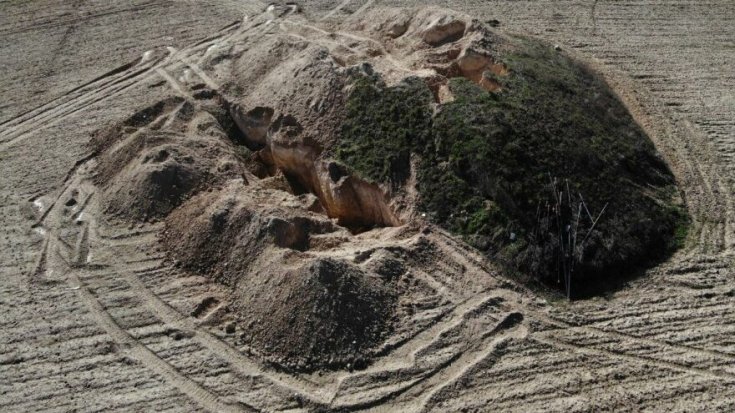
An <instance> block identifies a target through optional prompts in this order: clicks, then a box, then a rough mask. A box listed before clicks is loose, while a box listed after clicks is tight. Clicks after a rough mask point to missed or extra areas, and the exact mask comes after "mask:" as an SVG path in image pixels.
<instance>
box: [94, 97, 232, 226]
mask: <svg viewBox="0 0 735 413" xmlns="http://www.w3.org/2000/svg"><path fill="white" fill-rule="evenodd" d="M224 115H226V112H224V111H223V110H222V109H219V108H218V107H217V106H216V105H214V104H209V105H206V104H205V105H197V106H195V105H193V104H192V103H190V102H187V101H185V100H183V99H180V98H171V99H168V100H164V101H162V102H159V103H157V104H156V105H153V106H151V107H149V108H146V109H144V110H142V111H140V112H138V113H136V114H134V115H133V116H132V117H130V118H129V119H128V120H126V121H125V122H123V123H122V125H120V126H116V127H112V128H109V129H107V130H104V131H102V132H100V133H98V134H97V136H95V137H94V140H93V146H94V150H95V151H96V152H97V153H98V157H97V162H98V165H97V173H96V176H95V183H96V184H97V185H99V186H100V187H101V188H102V196H101V205H102V208H103V210H104V211H105V212H106V213H107V214H108V215H109V216H112V217H117V218H121V219H124V220H133V221H147V220H155V219H161V218H163V217H165V216H166V215H167V214H168V213H169V212H171V210H173V209H174V208H175V207H177V206H178V205H179V204H181V202H183V201H184V200H185V199H187V198H188V197H189V196H191V195H192V194H194V193H196V192H197V191H199V190H201V189H203V188H210V187H212V186H216V185H219V184H221V183H222V182H225V181H226V180H228V179H232V178H237V177H240V178H244V177H245V176H246V167H245V166H244V163H243V161H242V160H241V159H239V158H238V155H237V153H236V148H235V146H234V145H233V143H232V141H231V140H230V139H227V137H228V133H227V131H226V128H227V125H226V123H225V122H223V121H222V119H223V116H224ZM218 117H219V119H218Z"/></svg>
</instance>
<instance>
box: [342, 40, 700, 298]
mask: <svg viewBox="0 0 735 413" xmlns="http://www.w3.org/2000/svg"><path fill="white" fill-rule="evenodd" d="M512 41H513V45H514V47H513V48H512V49H511V50H512V51H511V52H507V53H506V54H505V55H503V56H501V58H502V59H503V61H504V62H505V63H506V65H507V66H508V67H509V69H510V74H509V75H508V76H500V77H497V80H498V81H499V82H500V83H501V85H502V90H501V91H500V92H498V93H488V92H486V91H484V90H483V89H481V88H480V87H478V86H476V85H475V84H474V83H472V82H470V81H469V80H466V79H463V78H457V79H452V80H451V81H450V84H449V86H450V89H451V91H452V93H453V94H454V96H455V100H454V101H453V102H450V103H447V104H443V105H441V106H440V107H439V108H438V110H437V111H436V113H434V112H433V110H432V108H431V102H432V94H431V92H430V90H429V89H428V87H427V86H426V85H425V84H424V83H423V82H421V81H420V80H419V79H408V80H407V81H406V82H404V84H401V85H399V86H396V87H386V86H385V85H384V84H382V82H381V81H380V80H379V79H377V78H375V77H360V78H359V79H358V80H356V82H355V84H354V89H353V93H352V94H351V96H350V99H349V101H348V108H347V118H346V121H345V124H344V128H343V134H342V138H341V140H340V143H339V144H338V146H337V149H336V156H337V158H338V159H340V160H341V161H342V162H344V163H345V164H346V165H348V166H350V167H351V168H353V169H354V170H355V171H356V172H358V173H359V174H361V175H362V176H364V177H367V178H368V179H371V180H374V181H378V182H384V183H387V182H389V183H391V184H393V185H400V184H402V183H404V182H405V179H406V177H407V176H408V174H409V172H410V165H409V159H410V154H411V153H415V154H417V155H419V156H420V157H421V163H420V167H419V170H418V178H419V179H418V181H419V183H418V189H419V192H420V194H421V200H422V201H421V202H422V204H421V208H422V209H423V210H424V211H426V212H427V213H428V214H429V216H430V218H431V219H432V220H433V221H434V222H436V223H439V224H440V225H442V226H444V227H445V228H447V229H449V230H450V231H452V232H454V233H456V234H460V235H462V236H464V237H466V239H467V240H468V241H469V242H471V243H473V244H474V245H475V246H476V247H478V248H480V249H482V250H484V251H485V252H486V253H487V254H488V255H490V256H492V257H493V258H494V259H496V260H497V261H499V262H501V263H502V264H504V265H505V267H506V269H508V270H509V271H510V272H511V273H514V274H517V275H519V276H521V277H523V278H526V279H528V280H531V279H533V280H540V281H544V282H546V283H551V282H554V283H555V282H557V280H558V279H563V277H561V276H560V273H564V274H567V275H570V276H571V284H572V285H573V286H574V290H575V291H577V292H580V291H592V290H594V289H595V287H596V286H597V285H600V284H602V283H609V281H610V279H611V278H620V274H629V273H630V272H631V270H633V269H636V268H639V267H640V266H642V265H645V264H648V263H650V262H652V261H655V260H658V259H661V258H662V257H664V256H665V255H666V254H668V253H670V252H671V251H673V250H674V249H675V248H678V247H680V246H681V245H682V244H683V242H684V240H685V238H686V229H687V227H688V217H687V215H686V212H685V211H684V209H683V208H682V207H681V206H679V205H676V204H675V202H674V199H676V194H677V190H676V187H675V184H674V179H673V176H672V175H671V173H670V171H669V170H668V168H667V166H666V164H665V163H664V162H663V160H662V159H661V158H660V157H659V156H658V155H657V153H656V150H655V148H654V146H653V144H652V143H651V142H650V141H649V140H648V138H647V137H646V136H645V134H644V133H643V132H642V130H641V129H640V128H639V127H638V126H637V125H636V123H635V122H634V120H633V119H632V118H631V116H630V115H629V114H628V112H627V110H626V109H625V107H624V106H623V105H622V104H621V103H620V102H619V101H618V100H617V99H616V98H615V97H614V95H613V94H612V93H611V91H610V90H609V88H608V87H607V85H606V84H605V83H604V82H602V81H601V80H600V79H598V78H597V77H596V76H594V75H593V74H592V73H591V72H590V71H589V70H587V69H586V68H584V67H583V66H581V65H580V64H578V63H577V62H574V61H573V60H571V59H569V58H568V57H565V56H564V55H563V54H561V53H559V52H557V51H555V50H554V49H553V48H551V47H549V46H547V45H544V44H540V43H537V42H534V41H530V40H527V39H522V38H517V39H513V40H512ZM598 217H599V220H598V219H597V218H598ZM572 268H573V269H572ZM567 283H569V281H567V282H565V283H564V284H567Z"/></svg>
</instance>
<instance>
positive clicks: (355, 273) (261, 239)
mask: <svg viewBox="0 0 735 413" xmlns="http://www.w3.org/2000/svg"><path fill="white" fill-rule="evenodd" d="M313 201H314V200H313V196H312V197H311V198H310V197H305V196H302V197H296V196H294V195H291V194H289V193H288V192H285V191H283V190H279V189H267V188H266V189H264V188H260V187H258V186H256V187H255V188H249V187H247V186H243V185H242V183H239V182H235V183H231V184H230V185H229V186H227V187H226V188H224V189H223V190H222V191H215V192H208V193H205V194H203V195H201V196H199V197H196V198H194V199H192V200H191V201H190V202H188V203H186V204H184V205H183V206H182V207H181V208H180V209H178V210H176V211H175V212H174V213H173V214H172V215H171V216H170V218H169V219H168V222H167V225H166V230H165V233H164V234H165V235H164V243H165V244H166V245H167V246H168V248H169V249H170V250H171V251H173V252H174V254H173V255H174V257H175V258H176V259H177V260H178V262H179V263H178V265H180V266H181V267H183V268H185V269H188V270H190V271H196V272H197V273H198V274H205V275H207V276H209V277H211V278H212V279H214V280H216V281H217V282H220V283H222V284H225V285H227V286H229V287H230V288H231V294H232V300H231V303H230V307H231V309H232V311H233V312H234V315H235V318H236V322H235V324H234V325H233V327H237V328H239V329H241V331H242V333H241V334H240V339H241V340H242V341H243V342H244V343H247V344H248V345H250V346H252V348H253V349H255V351H257V352H258V353H260V354H262V355H263V356H265V357H266V358H267V359H268V360H272V361H274V362H277V363H278V364H279V365H281V366H283V367H286V368H289V369H299V370H304V369H307V370H313V369H316V368H338V367H342V368H344V367H345V366H347V367H350V366H355V365H356V364H357V365H363V366H364V365H365V363H366V360H365V358H366V357H367V356H368V355H369V354H370V352H371V350H374V349H375V348H376V347H377V346H378V345H379V344H380V343H381V342H382V340H383V339H384V338H385V336H386V335H387V334H388V333H389V332H390V330H391V324H392V321H393V316H394V312H395V306H396V295H397V283H396V282H393V283H391V282H389V281H388V280H383V279H382V278H381V277H380V276H379V275H378V274H376V273H373V272H366V271H364V270H362V269H360V268H359V267H358V266H356V265H354V264H352V263H350V262H347V261H344V260H342V259H332V258H329V256H328V255H327V256H326V257H324V258H322V257H319V256H311V255H309V254H308V251H309V250H310V249H317V250H321V251H324V252H327V251H328V248H329V246H330V245H331V246H336V245H339V244H342V243H344V242H345V239H348V238H349V237H350V236H351V235H350V234H349V232H347V231H345V230H344V229H342V228H340V227H337V226H336V225H335V224H333V223H332V222H331V221H330V220H328V219H326V217H324V216H323V215H319V214H313V213H309V212H308V207H309V204H310V203H311V202H313ZM394 281H396V280H394Z"/></svg>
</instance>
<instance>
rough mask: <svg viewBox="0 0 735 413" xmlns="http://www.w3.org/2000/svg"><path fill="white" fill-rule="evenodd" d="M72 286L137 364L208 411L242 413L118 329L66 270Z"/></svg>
mask: <svg viewBox="0 0 735 413" xmlns="http://www.w3.org/2000/svg"><path fill="white" fill-rule="evenodd" d="M70 280H71V283H72V288H74V289H76V290H77V292H78V294H79V296H80V298H81V299H82V301H83V302H84V304H85V305H86V307H87V310H88V311H89V313H90V315H91V317H92V318H93V319H94V320H95V322H96V323H97V325H99V326H100V327H102V329H104V330H105V332H107V334H108V335H109V336H110V337H112V339H113V340H115V342H117V343H118V345H119V346H120V348H121V351H122V352H124V353H126V354H129V355H130V356H131V357H133V358H135V359H137V360H138V361H139V362H140V363H141V365H143V366H144V367H146V368H148V369H150V370H152V371H154V372H155V373H157V374H159V375H161V376H162V377H163V378H164V379H166V381H168V382H169V383H171V384H172V385H174V386H175V387H176V388H178V389H179V390H180V391H181V392H183V393H184V394H186V395H187V396H188V397H189V398H190V399H192V400H193V401H195V402H196V403H197V404H199V405H200V406H202V407H203V408H205V409H207V410H209V411H211V412H246V411H248V410H246V409H244V408H242V407H241V406H233V405H230V404H225V403H223V402H222V401H220V400H219V398H218V397H217V396H215V395H214V394H213V393H211V392H210V391H208V390H207V389H205V388H204V387H202V386H201V385H199V384H198V383H196V382H195V381H193V380H191V379H190V378H188V377H186V376H184V375H183V374H181V373H180V372H179V371H178V370H176V369H175V368H174V367H173V366H171V365H170V364H168V363H167V362H166V361H165V360H163V359H162V358H160V357H158V355H156V354H155V353H154V352H152V351H151V350H150V349H148V347H146V346H144V345H143V344H141V343H139V342H138V341H137V340H135V338H133V337H132V336H131V335H130V334H129V333H128V332H127V331H125V330H124V329H122V328H121V327H120V326H119V325H118V324H117V323H116V322H115V320H114V319H113V318H112V316H111V315H110V314H109V313H108V312H107V311H106V310H105V308H104V307H103V306H102V304H101V303H100V302H99V300H97V297H95V296H94V294H93V293H92V292H91V291H90V290H89V288H88V287H87V286H86V285H85V284H84V282H83V281H82V280H81V278H80V277H79V276H78V275H77V273H76V271H70Z"/></svg>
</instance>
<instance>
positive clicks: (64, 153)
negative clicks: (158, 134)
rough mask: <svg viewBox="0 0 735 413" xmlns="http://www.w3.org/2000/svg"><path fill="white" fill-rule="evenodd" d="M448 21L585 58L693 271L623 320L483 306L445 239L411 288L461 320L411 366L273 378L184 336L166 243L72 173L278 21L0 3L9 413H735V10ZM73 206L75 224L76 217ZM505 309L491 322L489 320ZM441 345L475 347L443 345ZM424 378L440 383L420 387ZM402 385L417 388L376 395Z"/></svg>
mask: <svg viewBox="0 0 735 413" xmlns="http://www.w3.org/2000/svg"><path fill="white" fill-rule="evenodd" d="M381 3H385V2H380V1H376V2H365V1H364V0H353V1H348V2H343V1H341V0H340V1H329V2H313V3H312V2H309V4H308V5H307V6H306V10H305V12H307V13H310V14H313V15H315V16H320V15H329V19H344V18H347V17H348V16H349V15H350V14H351V13H356V12H360V13H361V12H364V10H365V7H364V6H367V7H379V6H380V5H381ZM424 3H425V2H423V3H422V4H424ZM435 3H437V4H438V3H439V2H435ZM390 4H391V5H395V6H402V5H405V6H411V5H415V3H414V2H409V1H398V2H390ZM452 7H453V8H456V9H459V10H461V11H465V12H469V13H471V14H472V15H474V16H478V17H479V18H483V19H498V20H499V21H500V22H501V27H503V28H505V29H507V30H512V31H517V32H529V33H531V34H534V35H537V36H541V37H543V38H547V39H549V40H550V41H552V42H554V43H557V44H559V45H561V47H563V48H570V49H573V50H574V51H575V52H576V53H578V54H580V55H581V56H583V57H585V58H588V59H591V60H592V61H593V63H594V64H596V65H598V66H599V67H600V68H601V70H602V71H603V72H604V73H605V74H606V75H607V76H608V77H609V79H610V81H611V83H614V84H616V85H618V86H619V90H620V93H621V95H622V97H623V98H624V99H625V100H626V102H627V103H628V104H629V106H630V108H631V110H632V111H633V112H634V113H635V114H636V116H637V118H638V120H639V121H640V122H641V123H643V124H644V125H645V126H646V127H647V128H648V129H649V131H650V132H651V133H652V135H653V138H654V140H655V141H656V143H657V145H658V147H659V148H660V150H661V151H662V152H663V153H664V155H665V156H666V157H667V159H668V160H669V162H670V163H671V164H672V166H673V168H674V169H675V172H676V174H677V177H678V179H679V180H680V181H681V184H682V187H683V189H684V191H685V195H686V199H687V202H688V204H689V205H690V208H691V210H692V214H693V216H694V219H695V223H694V227H693V230H692V234H691V239H690V242H689V244H688V246H687V248H686V249H685V251H682V252H681V253H680V254H679V255H677V256H676V257H674V258H673V259H672V260H670V261H669V262H667V263H665V264H662V265H661V266H660V267H658V268H656V269H654V270H652V271H651V273H650V274H649V275H648V276H647V277H644V278H641V279H638V280H636V281H633V282H631V283H630V285H629V286H628V287H627V288H625V289H624V290H622V291H620V292H618V293H616V294H615V295H613V296H612V297H610V298H609V299H595V300H590V301H586V302H579V303H575V304H573V305H566V304H564V303H558V304H554V305H551V306H535V305H532V303H533V302H532V300H531V303H530V304H529V298H528V297H527V296H525V295H524V294H523V293H522V292H519V291H513V289H512V288H511V289H508V288H506V289H498V290H497V292H495V293H493V292H490V293H489V294H488V295H487V296H484V295H483V296H474V297H471V296H470V297H468V296H467V295H466V294H467V292H466V291H463V288H462V287H463V285H462V283H459V282H457V280H461V279H463V277H471V276H474V275H475V274H485V273H486V272H487V271H486V270H485V268H484V267H483V264H482V259H481V258H480V257H478V256H476V255H475V254H474V253H473V252H472V251H468V250H465V249H463V247H462V246H461V245H458V244H456V243H455V242H454V241H452V240H451V239H446V241H444V242H443V243H441V244H440V245H441V246H442V249H443V251H444V254H446V256H447V257H449V258H450V259H449V260H448V261H447V262H446V263H445V264H443V265H442V266H441V267H437V268H436V270H435V271H433V272H432V273H430V274H429V273H427V274H418V276H423V277H425V278H427V279H429V280H431V281H432V282H433V283H434V284H435V285H437V288H436V290H437V291H438V295H439V296H441V297H442V298H441V300H445V301H446V302H448V303H449V304H448V306H447V307H441V308H440V307H437V312H440V311H444V312H445V313H446V315H445V316H443V317H444V318H441V319H440V320H441V321H437V322H436V323H434V324H429V327H427V328H426V329H425V330H424V333H420V334H418V335H417V336H416V337H415V338H414V339H413V340H411V341H409V343H408V344H407V345H406V346H405V348H404V347H401V350H400V351H399V352H398V355H402V356H403V357H398V355H397V357H396V359H390V358H389V359H386V360H385V361H384V362H381V363H378V365H376V366H374V367H372V368H371V369H370V370H368V371H367V372H364V373H360V374H356V375H341V374H337V375H327V376H326V377H321V378H319V377H309V376H303V377H301V376H299V377H297V376H290V375H286V374H282V373H279V372H276V371H273V370H268V369H263V368H262V367H261V366H258V365H257V364H254V363H253V362H252V361H251V360H250V358H249V357H248V356H247V355H244V354H241V353H239V352H238V351H237V350H236V348H235V347H234V345H233V344H232V343H230V342H228V339H227V337H225V336H224V335H223V334H222V332H221V331H216V330H213V329H210V328H208V327H207V326H206V325H201V324H199V322H198V321H197V320H196V319H192V317H189V315H188V314H189V312H190V309H191V308H192V305H193V303H196V302H197V300H200V299H201V297H203V296H207V295H208V294H210V293H211V291H208V290H207V287H204V286H202V285H201V284H200V283H199V282H198V280H193V279H173V280H168V281H167V279H166V278H165V277H160V276H158V275H160V274H161V273H162V272H166V271H169V270H170V269H168V268H165V267H162V266H161V264H160V261H161V260H160V258H161V256H160V253H158V252H157V251H155V249H154V246H155V233H154V232H153V231H154V230H155V228H129V229H126V230H114V231H112V232H110V230H108V229H107V228H105V227H104V226H98V225H96V221H95V220H94V219H89V217H83V214H84V208H86V207H87V206H88V205H93V204H94V202H95V198H94V190H93V189H90V188H88V187H86V186H85V184H84V183H83V182H81V181H77V180H76V177H78V176H79V173H78V172H80V171H79V170H81V171H82V172H83V169H84V168H85V167H86V166H85V165H86V164H85V163H83V162H81V163H79V164H78V165H76V164H75V163H76V162H77V161H79V160H80V159H84V158H85V156H86V155H87V153H86V152H85V149H84V143H85V142H86V141H87V139H88V138H89V134H90V133H91V132H92V131H94V130H95V129H97V128H98V127H99V126H101V125H105V124H107V123H109V122H111V121H114V120H118V119H120V118H121V117H123V116H125V115H129V114H130V113H131V112H132V111H133V110H134V109H135V108H139V107H141V106H145V105H146V104H148V103H152V102H155V101H157V100H160V99H161V98H163V97H165V96H167V95H170V94H171V93H172V92H176V93H179V94H182V93H183V94H185V93H186V90H185V88H184V87H183V86H181V85H178V84H177V81H176V76H174V75H173V74H174V73H178V72H181V71H182V70H183V69H184V68H186V67H190V68H192V69H194V70H193V71H194V72H197V69H195V68H194V66H193V65H192V62H195V61H196V58H197V57H198V56H200V55H201V53H205V52H206V50H207V48H208V47H209V46H210V45H211V44H213V43H212V42H217V41H220V40H222V39H226V38H228V36H230V35H232V34H234V33H246V34H248V35H249V36H254V35H255V34H254V33H255V32H252V33H251V32H247V30H248V26H247V24H246V23H243V22H242V21H241V16H242V15H244V14H249V15H252V16H255V15H258V14H260V13H262V11H263V10H264V9H265V5H263V4H259V3H256V2H232V1H228V2H224V1H223V2H214V1H210V2H183V1H182V2H172V1H148V2H143V1H131V2H95V1H86V2H85V1H83V2H76V4H72V3H69V2H53V1H36V2H14V1H7V2H2V3H0V8H2V9H3V13H2V17H0V22H2V24H1V25H0V27H2V29H0V36H2V39H3V42H2V43H0V44H1V46H0V48H2V49H3V50H2V52H0V56H1V57H0V65H1V66H2V68H3V70H2V71H0V85H1V87H2V95H3V97H4V98H3V101H2V102H1V103H0V177H2V178H1V179H0V218H1V219H2V224H3V230H2V232H0V235H1V236H2V238H1V239H0V245H2V247H3V248H2V252H0V254H2V255H0V256H1V257H2V260H1V261H0V280H2V281H0V303H1V305H0V307H1V308H2V312H3V316H2V318H0V329H1V330H0V331H2V333H0V410H3V411H34V410H49V411H70V410H75V409H76V410H82V411H95V410H109V409H113V410H129V411H139V410H156V411H158V410H161V411H163V410H171V411H198V410H201V409H209V410H212V411H222V410H230V409H231V410H244V411H248V410H266V411H271V410H287V409H299V408H300V407H301V406H306V407H308V406H310V404H309V403H312V404H311V406H314V405H324V406H329V407H333V408H337V407H346V408H349V409H361V408H366V409H368V408H370V409H374V410H378V411H380V410H383V411H391V410H404V411H405V410H413V411H420V410H432V409H433V410H435V411H459V410H461V409H463V408H466V409H469V410H470V411H471V410H472V409H478V410H480V411H484V410H494V411H538V410H558V411H562V410H563V411H570V410H571V411H583V410H602V409H613V410H642V409H643V410H656V411H662V410H672V411H694V410H696V411H702V410H707V411H733V410H735V340H733V337H734V336H735V304H734V303H733V299H734V298H733V297H735V201H734V200H735V71H733V70H732V68H733V67H735V26H734V25H732V22H733V21H735V6H734V5H733V4H732V2H730V1H728V0H721V1H712V2H699V1H681V2H675V3H674V2H671V3H670V4H668V3H665V2H652V1H622V2H619V1H616V2H607V1H596V2H595V1H586V2H580V1H553V2H552V1H540V2H536V1H534V2H531V1H529V2H518V1H458V2H453V4H452ZM31 10H32V11H33V13H31V12H30V11H31ZM283 27H289V25H283ZM266 29H267V30H271V29H268V28H266ZM273 30H277V28H275V25H274V28H273ZM258 33H259V34H258V35H262V34H263V33H264V32H263V31H262V30H261V29H258ZM207 42H209V43H207ZM166 46H170V47H173V48H175V50H174V51H173V52H172V51H171V50H166V49H165V47H166ZM148 50H152V51H153V52H152V53H151V54H149V55H148V57H145V58H144V57H143V56H144V54H145V52H146V51H148ZM195 74H196V75H198V76H200V77H202V79H203V81H205V82H207V83H209V81H211V82H216V80H213V79H209V81H207V79H206V78H205V77H206V76H207V74H206V73H204V74H202V73H195ZM166 81H167V82H168V83H166ZM162 82H163V86H161V84H162ZM172 86H176V87H177V88H179V90H178V91H177V90H175V89H174V88H172ZM70 171H71V172H70ZM73 190H77V192H76V193H74V192H73ZM71 197H74V199H75V202H77V205H79V206H78V207H76V209H73V208H64V204H65V203H66V202H67V201H68V200H69V199H70V198H71ZM41 218H43V219H41ZM37 220H38V221H39V222H40V223H41V225H37V226H35V227H34V225H33V223H34V222H35V221H37ZM77 221H79V222H80V223H81V224H79V225H77V224H76V222H77ZM90 249H93V250H94V252H93V253H92V255H90ZM94 254H102V255H100V256H96V255H94ZM115 257H122V258H115ZM85 262H87V263H91V264H95V263H104V265H99V266H94V265H91V266H86V267H85V266H83V265H82V264H84V263H85ZM82 268H84V269H82ZM498 296H501V298H503V300H502V301H498V303H499V304H497V306H498V307H497V308H495V307H493V306H492V305H490V307H491V308H494V310H493V312H487V313H486V312H483V311H479V310H478V309H484V308H486V307H487V306H488V304H487V303H495V302H496V301H495V299H496V298H497V297H498ZM437 301H440V300H438V299H437ZM516 311H520V312H522V314H523V317H524V320H523V323H522V324H520V325H511V327H510V328H508V329H499V330H497V326H499V325H504V324H503V322H504V321H503V320H504V319H503V318H502V317H500V318H497V317H496V315H497V314H505V315H506V316H509V314H512V313H514V312H516ZM472 314H479V315H478V316H477V317H475V316H471V315H472ZM432 325H433V327H431V326H432ZM529 327H530V329H529ZM496 330H497V331H496ZM488 331H495V333H493V334H485V333H483V332H488ZM478 332H479V333H478ZM447 333H452V334H456V335H457V336H459V337H467V338H473V339H476V338H478V337H479V339H478V340H479V341H476V342H469V341H468V342H467V344H462V343H461V342H459V343H451V342H442V341H440V340H438V339H437V337H440V336H442V335H444V336H446V335H448V334H447ZM401 352H403V353H401ZM422 357H423V358H422ZM442 357H444V358H442ZM416 360H419V361H421V360H426V361H425V364H426V365H427V366H433V367H424V370H421V369H420V368H417V369H416V371H412V370H410V368H411V361H413V362H415V361H416ZM404 362H408V364H407V365H405V364H404ZM419 364H420V363H419ZM437 366H439V367H437ZM415 367H416V366H414V368H415ZM401 369H403V370H401ZM390 371H406V372H407V373H406V375H407V376H408V379H406V380H403V381H402V380H401V379H396V380H395V381H393V382H391V383H388V384H385V385H384V384H382V383H381V382H380V379H379V378H380V377H381V375H382V374H385V372H390ZM412 380H413V381H412Z"/></svg>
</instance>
